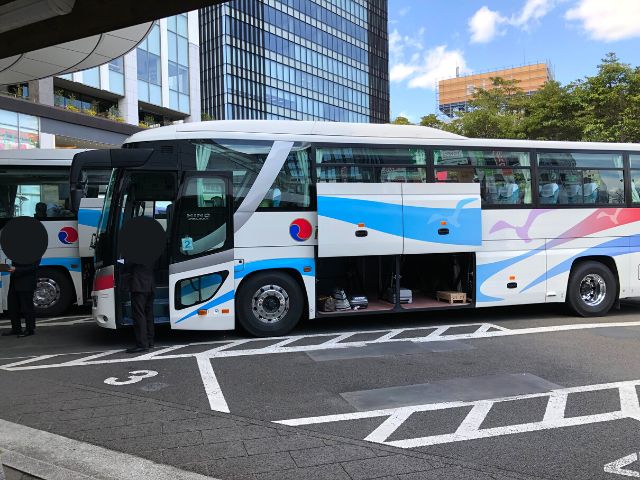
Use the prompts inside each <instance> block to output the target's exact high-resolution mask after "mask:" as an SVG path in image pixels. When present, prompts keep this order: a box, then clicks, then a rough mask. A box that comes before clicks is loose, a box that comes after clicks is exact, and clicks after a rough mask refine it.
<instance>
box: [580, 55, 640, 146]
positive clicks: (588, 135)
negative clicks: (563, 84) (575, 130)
mask: <svg viewBox="0 0 640 480" xmlns="http://www.w3.org/2000/svg"><path fill="white" fill-rule="evenodd" d="M634 76H635V77H637V74H636V72H634V70H633V69H632V68H631V66H630V65H628V64H626V63H622V62H620V60H619V59H618V57H617V56H616V55H615V54H614V53H608V54H607V55H606V56H605V58H603V59H602V63H600V65H598V73H597V74H596V75H594V76H592V77H585V78H584V79H581V80H577V81H575V82H574V83H573V84H571V88H573V93H574V95H575V96H576V99H577V101H578V103H579V105H580V109H579V110H580V111H579V113H578V121H579V123H580V126H581V128H582V140H586V141H600V142H616V141H627V139H626V137H627V136H628V133H627V134H623V131H622V124H623V118H624V117H625V112H626V110H627V109H628V108H629V105H628V102H629V100H630V94H631V90H632V89H633V85H632V84H633V83H634V78H633V77H634ZM635 83H637V79H636V80H635Z"/></svg>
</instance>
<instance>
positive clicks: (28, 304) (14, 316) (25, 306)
mask: <svg viewBox="0 0 640 480" xmlns="http://www.w3.org/2000/svg"><path fill="white" fill-rule="evenodd" d="M8 300H9V318H11V330H13V331H14V332H20V331H22V325H21V323H20V319H21V318H22V317H24V319H25V322H26V324H27V325H26V327H27V332H33V331H35V329H36V311H35V307H34V306H33V292H32V291H26V292H16V290H15V289H14V288H13V287H12V286H11V285H9V298H8Z"/></svg>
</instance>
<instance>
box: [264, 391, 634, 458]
mask: <svg viewBox="0 0 640 480" xmlns="http://www.w3.org/2000/svg"><path fill="white" fill-rule="evenodd" d="M638 385H640V380H632V381H627V382H613V383H604V384H600V385H587V386H582V387H572V388H563V389H556V390H553V391H551V392H546V393H532V394H527V395H514V396H510V397H502V398H493V399H489V400H477V401H473V402H443V403H429V404H424V405H413V406H408V407H407V406H405V407H399V408H387V409H383V410H371V411H367V412H354V413H343V414H334V415H323V416H318V417H307V418H294V419H290V420H279V421H277V422H275V423H280V424H282V425H289V426H295V427H299V426H304V425H317V424H321V423H333V422H345V421H351V420H360V419H363V418H376V417H387V418H386V420H384V421H383V422H382V424H380V426H378V427H377V428H376V429H375V430H374V431H373V432H371V433H370V434H369V435H368V436H367V437H365V438H364V440H367V441H370V442H375V443H380V444H383V445H390V446H393V447H399V448H415V447H425V446H430V445H440V444H444V443H454V442H462V441H466V440H478V439H481V438H490V437H498V436H502V435H512V434H516V433H524V432H535V431H539V430H550V429H554V428H565V427H571V426H576V425H586V424H589V423H600V422H609V421H612V420H620V419H623V418H630V419H635V420H640V407H639V406H638V395H637V392H636V386H638ZM612 389H617V390H618V393H619V396H620V405H621V407H620V409H619V410H617V411H614V412H607V413H601V414H596V415H583V416H579V417H565V405H566V400H567V396H568V395H570V394H572V393H581V392H595V391H599V390H612ZM544 397H548V399H549V400H548V402H547V408H546V411H545V414H544V418H543V419H542V420H541V421H538V422H530V423H521V424H516V425H506V426H502V427H493V428H484V429H482V428H480V426H481V425H482V422H483V421H484V420H485V418H486V417H487V415H488V414H489V412H490V411H491V408H492V407H493V406H494V405H496V404H499V403H506V402H516V401H519V400H526V399H529V398H544ZM460 407H472V408H471V411H470V412H469V413H468V414H467V415H466V416H465V418H464V419H463V420H462V422H461V423H460V425H459V426H458V428H457V429H456V431H455V432H454V433H447V434H438V435H428V436H424V437H415V438H406V439H402V440H391V441H390V440H388V439H389V437H390V436H391V435H393V434H394V433H395V432H396V431H397V430H398V428H400V427H401V426H402V425H403V424H404V423H405V422H406V421H407V420H408V419H409V418H410V417H411V415H412V414H414V413H417V412H428V411H436V410H451V409H455V408H460Z"/></svg>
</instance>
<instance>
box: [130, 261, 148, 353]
mask: <svg viewBox="0 0 640 480" xmlns="http://www.w3.org/2000/svg"><path fill="white" fill-rule="evenodd" d="M125 272H127V273H129V291H130V292H131V313H132V314H133V328H134V332H135V337H136V345H135V346H134V347H132V348H129V349H127V353H138V352H145V351H147V350H149V348H153V342H154V337H155V328H154V317H153V298H154V292H153V290H154V287H155V279H154V273H153V269H152V268H151V267H150V266H147V265H143V264H140V263H132V262H130V263H129V264H127V263H126V259H125Z"/></svg>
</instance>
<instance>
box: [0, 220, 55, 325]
mask: <svg viewBox="0 0 640 480" xmlns="http://www.w3.org/2000/svg"><path fill="white" fill-rule="evenodd" d="M48 243H49V236H48V235H47V229H46V228H45V227H44V225H42V223H41V222H40V221H39V220H38V219H36V218H33V217H16V218H12V219H11V220H10V221H9V222H8V223H7V224H6V225H5V226H4V228H3V229H2V232H0V248H2V250H3V251H4V253H5V255H6V256H7V258H8V259H10V260H11V263H12V265H11V267H10V268H9V269H8V271H9V273H10V274H11V277H10V280H9V299H8V300H9V316H10V318H11V331H9V332H3V333H2V335H3V336H7V335H18V336H19V337H28V336H31V335H33V334H34V333H35V331H36V314H35V307H34V305H33V293H34V291H35V289H36V284H37V280H38V277H37V275H38V274H37V272H38V265H40V261H41V260H42V256H43V255H44V252H45V251H46V249H47V245H48ZM3 269H4V268H3ZM4 270H5V271H7V270H6V269H4ZM21 317H24V319H25V320H26V324H27V325H26V330H25V332H23V331H22V324H21V320H20V319H21Z"/></svg>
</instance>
